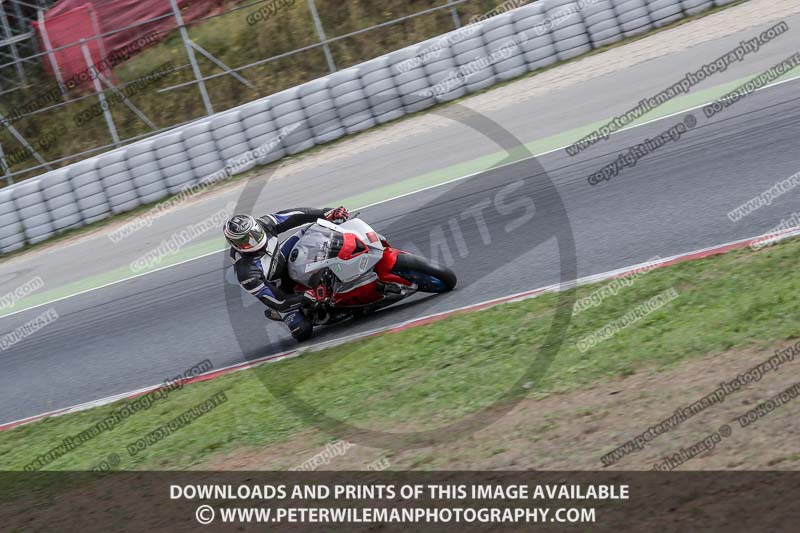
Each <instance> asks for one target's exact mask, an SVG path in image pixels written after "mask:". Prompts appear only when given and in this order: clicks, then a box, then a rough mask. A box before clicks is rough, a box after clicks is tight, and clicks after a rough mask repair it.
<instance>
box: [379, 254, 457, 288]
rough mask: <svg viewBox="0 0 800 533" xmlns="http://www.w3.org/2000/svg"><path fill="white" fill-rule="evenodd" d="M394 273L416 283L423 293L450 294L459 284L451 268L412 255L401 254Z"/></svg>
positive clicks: (393, 270)
mask: <svg viewBox="0 0 800 533" xmlns="http://www.w3.org/2000/svg"><path fill="white" fill-rule="evenodd" d="M392 273H393V274H395V275H397V276H400V277H401V278H403V279H405V280H408V281H410V282H411V283H415V284H416V285H417V286H418V287H419V290H420V291H421V292H433V293H441V292H448V291H451V290H453V289H454V288H455V286H456V283H457V282H458V278H457V277H456V273H455V272H453V271H452V270H450V269H449V268H447V267H443V266H439V265H437V264H435V263H432V262H430V261H428V260H427V259H424V258H422V257H418V256H416V255H412V254H399V255H398V256H397V262H396V263H395V265H394V268H393V269H392Z"/></svg>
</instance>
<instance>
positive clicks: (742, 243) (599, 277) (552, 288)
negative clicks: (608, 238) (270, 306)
mask: <svg viewBox="0 0 800 533" xmlns="http://www.w3.org/2000/svg"><path fill="white" fill-rule="evenodd" d="M797 235H800V229H792V230H787V231H784V232H782V233H781V234H779V235H778V236H776V237H775V238H774V240H773V241H772V242H779V241H781V240H784V239H787V238H789V237H794V236H797ZM773 236H774V234H772V233H769V234H764V235H759V236H757V237H751V238H748V239H741V240H738V241H732V242H728V243H725V244H719V245H716V246H710V247H707V248H701V249H699V250H695V251H692V252H686V253H682V254H677V255H673V256H670V257H667V258H664V259H661V260H659V261H656V262H653V261H647V262H645V263H638V264H636V265H631V266H626V267H622V268H618V269H615V270H609V271H608V272H602V273H600V274H592V275H590V276H584V277H582V278H579V279H577V280H574V281H571V282H566V283H564V284H560V283H556V284H553V285H548V286H546V287H541V288H538V289H533V290H529V291H525V292H521V293H516V294H511V295H508V296H502V297H499V298H494V299H491V300H486V301H484V302H480V303H475V304H470V305H466V306H463V307H459V308H456V309H450V310H448V311H441V312H439V313H433V314H430V315H426V316H424V317H421V318H415V319H411V320H407V321H405V322H400V323H398V324H393V325H391V326H384V327H381V328H376V329H373V330H369V331H365V332H362V333H356V334H353V335H348V336H346V337H339V338H337V339H333V340H329V341H323V342H319V343H316V344H313V345H311V346H308V347H304V348H299V349H297V350H290V351H287V352H281V353H278V354H272V355H268V356H264V357H260V358H258V359H254V360H253V361H245V362H242V363H237V364H235V365H230V366H226V367H223V368H220V369H218V370H210V371H208V372H206V373H204V374H200V375H199V376H196V377H193V378H189V379H186V380H184V383H192V382H199V381H208V380H210V379H214V378H215V377H218V376H222V375H226V374H230V373H232V372H237V371H239V370H245V369H249V368H254V367H257V366H260V365H263V364H265V363H275V362H278V361H283V360H285V359H290V358H293V357H299V356H301V355H303V354H305V353H311V352H316V351H319V350H323V349H325V348H330V347H332V346H337V345H340V344H344V343H347V342H350V341H353V340H357V339H362V338H365V337H370V336H373V335H377V334H380V333H386V332H391V331H400V330H403V329H407V328H410V327H414V326H417V325H422V324H426V323H429V322H431V321H434V320H437V319H442V318H445V317H448V316H450V315H453V314H456V313H463V312H468V311H477V310H482V309H486V308H489V307H492V306H495V305H499V304H504V303H511V302H519V301H522V300H527V299H529V298H535V297H537V296H539V295H540V294H544V293H547V292H558V291H562V290H569V289H571V288H573V287H576V286H579V285H585V284H587V283H596V282H598V281H604V280H608V279H612V278H616V277H619V276H622V275H624V274H626V273H628V272H633V271H636V270H638V269H641V268H644V267H648V269H653V268H660V267H664V266H668V265H671V264H674V263H676V262H681V261H685V260H695V259H702V258H704V257H708V256H710V255H715V254H718V253H724V252H726V251H730V250H735V249H740V248H744V247H746V246H749V245H751V244H752V243H754V242H757V241H759V240H761V239H763V238H765V237H773ZM654 265H655V266H654ZM162 386H163V384H158V385H151V386H149V387H142V388H140V389H136V390H134V391H130V392H123V393H120V394H115V395H113V396H108V397H105V398H100V399H98V400H92V401H89V402H85V403H82V404H79V405H75V406H72V407H65V408H62V409H57V410H54V411H49V412H46V413H42V414H39V415H34V416H30V417H27V418H23V419H20V420H15V421H13V422H6V423H4V424H0V431H5V430H9V429H12V428H14V427H17V426H20V425H22V424H27V423H29V422H34V421H36V420H40V419H42V418H47V417H52V416H60V415H63V414H67V413H76V412H80V411H85V410H87V409H91V408H94V407H101V406H103V405H108V404H110V403H114V402H116V401H119V400H124V399H127V398H133V397H136V396H139V395H142V394H146V393H148V392H150V391H153V390H155V389H157V388H159V387H162Z"/></svg>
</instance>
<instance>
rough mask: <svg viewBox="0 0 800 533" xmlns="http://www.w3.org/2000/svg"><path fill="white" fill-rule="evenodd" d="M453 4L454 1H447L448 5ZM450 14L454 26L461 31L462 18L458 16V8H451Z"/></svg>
mask: <svg viewBox="0 0 800 533" xmlns="http://www.w3.org/2000/svg"><path fill="white" fill-rule="evenodd" d="M451 4H453V0H447V5H448V6H449V5H451ZM450 14H451V15H452V16H453V26H455V27H456V29H459V28H460V27H461V18H459V16H458V8H457V7H456V6H455V5H453V7H451V8H450Z"/></svg>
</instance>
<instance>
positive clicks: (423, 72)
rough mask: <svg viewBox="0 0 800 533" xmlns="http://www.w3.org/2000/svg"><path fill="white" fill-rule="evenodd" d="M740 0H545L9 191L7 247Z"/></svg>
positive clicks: (2, 229)
mask: <svg viewBox="0 0 800 533" xmlns="http://www.w3.org/2000/svg"><path fill="white" fill-rule="evenodd" d="M732 1H734V0H578V1H575V0H539V1H538V2H535V3H532V4H528V5H525V6H522V7H520V8H517V9H514V10H512V11H508V12H507V13H503V14H501V15H497V16H495V17H492V18H490V19H487V20H485V21H483V22H481V23H477V24H473V25H470V26H465V27H462V28H459V29H458V30H455V31H453V32H450V33H447V34H444V35H441V36H439V37H436V38H434V39H430V40H428V41H425V42H422V43H418V44H415V45H412V46H409V47H407V48H404V49H401V50H397V51H395V52H392V53H390V54H387V55H385V56H381V57H378V58H375V59H372V60H370V61H367V62H365V63H361V64H359V65H356V66H354V67H352V68H349V69H347V70H342V71H339V72H335V73H333V74H331V75H329V76H326V77H324V78H320V79H316V80H313V81H310V82H308V83H305V84H303V85H300V86H297V87H293V88H291V89H288V90H285V91H282V92H280V93H277V94H274V95H271V96H268V97H266V98H261V99H259V100H256V101H254V102H250V103H247V104H245V105H242V106H239V107H237V108H234V109H231V110H229V111H226V112H224V113H218V114H216V115H212V116H210V117H204V118H203V119H200V120H197V121H195V122H193V123H191V124H189V125H186V126H182V127H179V128H176V129H173V130H170V131H167V132H165V133H162V134H159V135H156V136H154V137H150V138H147V139H145V140H142V141H138V142H136V143H134V144H130V145H128V146H125V147H122V148H119V149H116V150H113V151H111V152H107V153H104V154H102V155H99V156H96V157H93V158H91V159H86V160H84V161H80V162H78V163H74V164H72V165H69V166H67V167H63V168H60V169H57V170H53V171H50V172H48V173H46V174H43V175H41V176H38V177H36V178H32V179H29V180H26V181H23V182H21V183H18V184H16V185H13V186H11V187H6V188H4V189H0V254H6V253H9V252H12V251H14V250H18V249H20V248H22V247H23V246H25V245H26V244H35V243H38V242H42V241H44V240H47V239H49V238H50V237H52V236H54V235H56V234H58V233H60V232H62V231H65V230H68V229H71V228H77V227H80V226H82V225H85V224H91V223H92V222H96V221H98V220H102V219H104V218H106V217H109V216H112V215H114V214H119V213H124V212H126V211H130V210H132V209H134V208H136V207H138V206H140V205H143V204H147V203H151V202H155V201H157V200H160V199H162V198H164V197H166V196H168V195H171V194H176V193H179V192H180V191H181V190H183V189H185V188H187V187H190V186H193V185H195V184H197V183H198V182H201V181H203V180H208V179H209V178H212V177H213V179H214V181H216V180H217V179H224V178H225V177H227V176H230V175H234V174H239V173H241V172H245V171H247V170H250V169H252V168H253V167H254V166H256V165H264V164H267V163H270V162H272V161H275V160H278V159H280V158H282V157H284V156H285V155H287V154H295V153H297V152H301V151H303V150H307V149H309V148H311V147H313V146H316V145H319V144H324V143H327V142H330V141H333V140H335V139H338V138H340V137H343V136H345V135H348V134H351V133H356V132H358V131H361V130H364V129H367V128H371V127H373V126H375V125H376V124H383V123H385V122H389V121H391V120H395V119H397V118H399V117H402V116H403V115H406V114H409V113H414V112H416V111H420V110H422V109H425V108H428V107H430V106H432V105H434V104H436V103H439V102H446V101H449V100H453V99H455V98H459V97H461V96H464V95H466V94H469V93H472V92H475V91H478V90H481V89H484V88H486V87H490V86H492V85H494V84H496V83H498V82H501V81H505V80H507V79H511V78H514V77H516V76H519V75H521V74H524V73H525V72H530V71H534V70H537V69H540V68H543V67H545V66H547V65H551V64H553V63H556V62H558V61H564V60H566V59H570V58H573V57H576V56H579V55H581V54H583V53H586V52H588V51H590V50H592V49H593V48H597V47H600V46H603V45H607V44H610V43H614V42H616V41H619V40H621V39H623V38H625V37H630V36H633V35H638V34H641V33H643V32H646V31H648V30H651V29H653V28H657V27H660V26H663V25H665V24H669V23H670V22H673V21H675V20H678V19H680V18H682V17H685V16H687V15H691V14H696V13H699V12H701V11H703V10H706V9H709V8H711V7H713V6H715V5H725V4H729V3H731V2H732Z"/></svg>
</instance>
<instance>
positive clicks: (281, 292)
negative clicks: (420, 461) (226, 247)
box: [223, 207, 350, 340]
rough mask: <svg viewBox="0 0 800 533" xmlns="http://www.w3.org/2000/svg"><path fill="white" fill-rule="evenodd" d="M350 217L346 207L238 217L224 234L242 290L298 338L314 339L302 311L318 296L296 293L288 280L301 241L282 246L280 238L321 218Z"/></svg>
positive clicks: (270, 316)
mask: <svg viewBox="0 0 800 533" xmlns="http://www.w3.org/2000/svg"><path fill="white" fill-rule="evenodd" d="M349 216H350V214H349V213H348V212H347V209H345V208H344V207H338V208H336V209H313V208H298V209H288V210H285V211H280V212H278V213H274V214H271V215H265V216H263V217H259V218H255V217H253V216H251V215H235V216H233V217H232V218H231V219H230V220H228V221H227V222H226V223H225V228H224V230H223V233H224V234H225V238H226V239H227V241H228V243H229V244H230V245H231V251H230V254H231V258H232V259H233V260H234V261H235V265H234V268H235V270H236V276H237V278H238V279H239V283H240V284H241V285H242V288H243V289H244V290H246V291H247V292H249V293H250V294H252V295H253V296H255V297H256V298H258V299H259V300H261V302H262V303H263V304H264V305H266V306H267V307H269V310H267V311H266V312H265V314H266V316H267V317H268V318H271V319H272V320H282V321H283V322H284V323H286V325H287V326H288V327H289V330H290V331H291V332H292V336H293V337H294V338H295V339H298V340H305V339H307V338H309V337H310V336H311V331H312V329H313V326H312V324H311V322H310V321H309V320H308V319H307V318H306V317H305V316H304V315H303V313H302V312H301V311H300V308H301V306H302V305H303V303H304V302H305V301H309V300H311V301H313V300H315V299H316V296H315V291H313V290H311V291H307V292H306V293H305V294H296V293H294V292H293V291H292V288H293V285H294V282H293V281H291V280H290V279H289V277H288V274H287V270H288V269H287V266H286V264H287V258H288V256H289V254H290V253H291V251H292V248H293V247H294V245H295V244H297V238H294V237H293V238H290V239H289V240H288V241H286V242H285V243H283V244H279V241H278V236H279V235H280V234H281V233H283V232H285V231H289V230H291V229H293V228H296V227H298V226H302V225H303V224H308V223H309V222H315V221H316V220H317V219H319V218H324V219H325V220H328V221H331V222H335V223H342V222H344V221H346V220H347V219H348V218H349Z"/></svg>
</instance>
